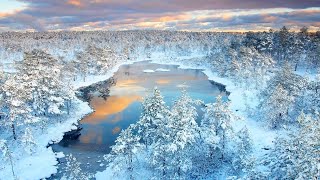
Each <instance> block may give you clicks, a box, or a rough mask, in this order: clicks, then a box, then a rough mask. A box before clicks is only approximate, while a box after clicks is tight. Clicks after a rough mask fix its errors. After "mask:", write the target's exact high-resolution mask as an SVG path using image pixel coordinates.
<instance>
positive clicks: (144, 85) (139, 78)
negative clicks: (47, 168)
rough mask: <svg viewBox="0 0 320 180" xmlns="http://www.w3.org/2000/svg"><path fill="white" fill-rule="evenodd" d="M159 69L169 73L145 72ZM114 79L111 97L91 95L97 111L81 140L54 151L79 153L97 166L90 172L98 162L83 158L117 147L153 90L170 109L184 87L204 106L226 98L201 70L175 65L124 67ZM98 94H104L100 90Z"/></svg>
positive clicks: (86, 120) (64, 143) (87, 121)
mask: <svg viewBox="0 0 320 180" xmlns="http://www.w3.org/2000/svg"><path fill="white" fill-rule="evenodd" d="M158 68H163V69H168V70H170V71H155V72H152V73H145V72H143V70H145V69H152V70H156V69H158ZM113 78H114V82H115V85H113V86H112V87H111V88H109V90H110V93H109V97H107V98H103V97H105V96H104V95H103V94H101V93H97V92H90V93H91V94H93V96H92V97H91V98H90V100H89V103H90V105H91V107H92V108H93V109H94V110H95V111H94V112H93V113H91V114H89V115H88V116H86V117H85V118H83V119H82V120H81V124H82V127H83V129H82V130H81V136H80V137H79V138H78V139H77V140H63V141H62V142H61V143H59V145H56V146H55V147H54V149H56V150H57V149H58V150H59V151H64V152H67V153H70V152H71V153H74V152H77V153H78V156H79V158H78V159H80V161H81V162H82V163H83V164H86V163H90V164H91V166H92V164H95V165H93V166H94V167H93V168H92V167H91V170H92V169H93V170H99V166H98V165H97V163H95V161H97V158H96V159H95V158H92V157H90V158H84V157H85V156H87V155H88V154H90V156H92V154H96V156H97V157H98V155H99V156H101V155H103V154H105V153H108V152H109V151H110V146H111V145H113V144H114V141H115V139H116V137H117V136H118V134H119V133H120V131H121V130H122V129H125V128H127V127H128V126H129V125H130V124H132V123H135V122H136V121H137V120H138V119H139V116H140V113H141V101H142V98H143V97H144V96H145V95H146V93H147V92H148V91H149V90H150V89H153V87H154V86H157V87H158V88H159V89H160V90H161V92H162V95H163V96H164V100H165V101H166V103H167V105H168V106H171V105H172V102H173V101H174V100H175V99H177V97H179V96H180V88H178V87H181V86H184V87H188V88H187V91H188V93H189V95H190V96H191V97H193V98H195V99H201V100H203V101H204V102H205V103H208V102H213V101H214V99H215V97H216V96H217V95H218V94H220V93H222V94H223V95H225V93H224V92H220V91H219V88H218V86H217V85H213V84H212V83H210V81H208V77H207V76H206V75H205V74H204V73H203V72H202V71H201V70H193V69H186V70H184V69H178V66H173V65H159V64H152V63H149V62H139V63H134V64H131V65H124V66H121V67H120V69H119V71H118V72H116V74H115V75H114V77H113ZM93 89H94V88H93ZM90 91H91V90H90ZM96 91H97V90H96ZM99 92H104V91H101V89H99ZM106 92H107V91H106ZM198 113H199V119H200V118H201V116H202V112H201V111H200V108H199V107H198ZM75 156H77V154H76V155H75ZM88 156H89V155H88ZM102 169H103V168H102ZM100 170H101V169H100Z"/></svg>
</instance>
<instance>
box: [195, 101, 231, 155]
mask: <svg viewBox="0 0 320 180" xmlns="http://www.w3.org/2000/svg"><path fill="white" fill-rule="evenodd" d="M204 112H205V115H204V119H203V120H202V122H201V127H205V126H207V127H209V129H208V130H209V131H212V130H213V129H212V128H214V131H215V132H210V133H209V132H208V134H212V135H213V137H211V138H212V140H213V142H212V143H217V144H212V146H214V147H215V146H216V147H217V148H218V149H219V151H220V155H219V158H220V159H221V160H222V161H224V160H225V158H226V153H227V151H228V149H227V144H228V140H229V139H230V137H232V136H233V128H232V126H231V122H232V121H233V120H235V119H236V117H235V116H234V114H233V113H232V111H231V110H230V109H229V102H223V100H222V96H221V95H219V96H217V97H216V102H215V103H212V104H207V105H206V108H205V109H204ZM215 136H217V137H215ZM217 138H218V142H217V141H216V140H215V139H217ZM211 153H213V152H210V154H211Z"/></svg>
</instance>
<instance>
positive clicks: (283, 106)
mask: <svg viewBox="0 0 320 180" xmlns="http://www.w3.org/2000/svg"><path fill="white" fill-rule="evenodd" d="M292 102H293V97H292V96H290V95H289V93H288V91H286V90H285V89H284V88H283V87H282V85H280V84H279V85H278V86H277V87H276V88H275V90H274V91H273V93H272V94H271V96H270V97H268V99H266V100H265V101H263V102H262V104H261V108H262V112H263V115H264V116H265V117H264V119H265V121H266V122H267V123H268V125H269V127H270V128H272V129H274V128H278V127H279V126H280V125H281V124H285V123H286V122H288V111H289V108H290V105H291V103H292Z"/></svg>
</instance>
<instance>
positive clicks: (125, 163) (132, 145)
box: [105, 126, 141, 179]
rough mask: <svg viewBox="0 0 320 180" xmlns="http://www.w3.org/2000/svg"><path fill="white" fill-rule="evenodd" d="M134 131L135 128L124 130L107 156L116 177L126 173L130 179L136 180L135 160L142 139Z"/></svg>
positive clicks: (130, 127)
mask: <svg viewBox="0 0 320 180" xmlns="http://www.w3.org/2000/svg"><path fill="white" fill-rule="evenodd" d="M133 129H134V127H132V126H129V127H128V128H127V129H126V130H122V131H121V133H120V134H119V137H118V138H117V139H116V144H115V145H113V146H112V147H111V152H110V154H108V155H106V156H105V159H106V160H107V161H108V162H112V164H111V165H112V166H111V168H112V170H113V172H114V175H115V176H117V175H119V173H126V174H128V175H129V177H128V178H129V179H134V175H133V172H134V167H135V164H134V163H135V162H134V158H135V155H136V153H137V149H138V148H139V147H140V146H141V145H140V143H139V141H140V139H141V138H140V137H139V136H137V135H134V134H133V133H132V130H133Z"/></svg>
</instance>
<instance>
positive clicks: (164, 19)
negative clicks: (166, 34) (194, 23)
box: [152, 14, 192, 22]
mask: <svg viewBox="0 0 320 180" xmlns="http://www.w3.org/2000/svg"><path fill="white" fill-rule="evenodd" d="M191 18H192V17H191V15H189V14H178V15H172V16H169V15H168V16H162V17H160V18H155V19H153V20H152V21H155V22H170V21H181V20H189V19H191Z"/></svg>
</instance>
